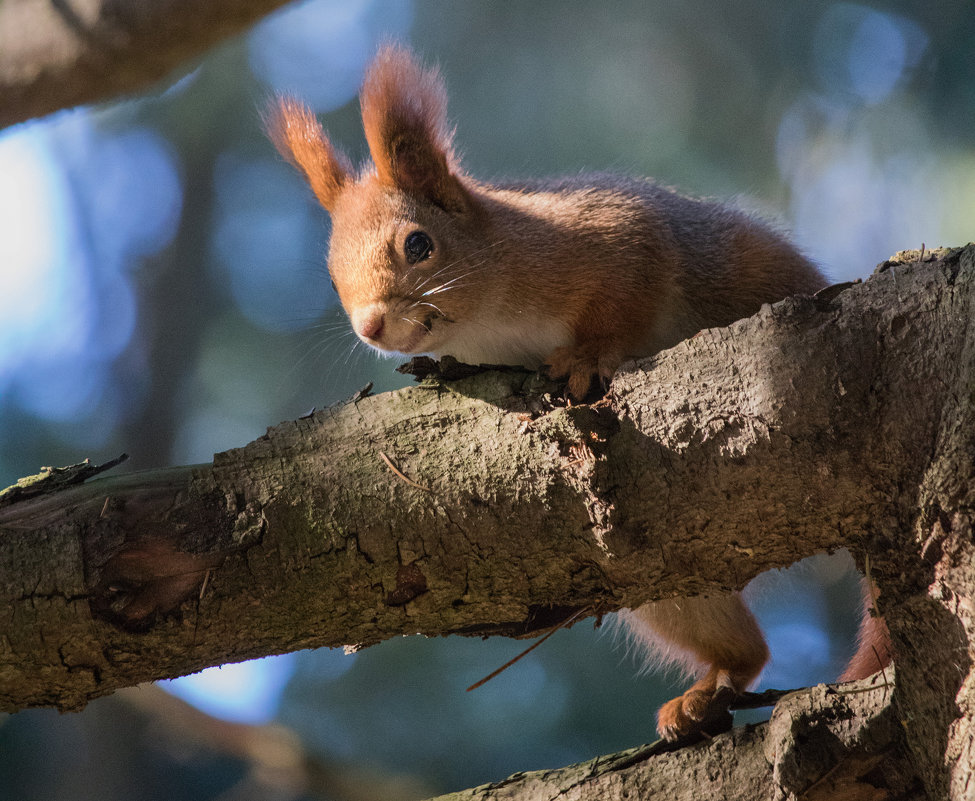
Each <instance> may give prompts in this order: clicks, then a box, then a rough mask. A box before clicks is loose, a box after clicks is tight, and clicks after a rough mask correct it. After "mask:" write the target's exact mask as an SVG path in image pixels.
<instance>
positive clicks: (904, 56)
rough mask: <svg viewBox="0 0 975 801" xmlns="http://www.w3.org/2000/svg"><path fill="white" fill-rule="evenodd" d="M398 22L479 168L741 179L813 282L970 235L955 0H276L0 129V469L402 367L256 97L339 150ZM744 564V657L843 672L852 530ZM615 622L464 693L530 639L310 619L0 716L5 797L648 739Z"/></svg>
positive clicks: (583, 753) (663, 691)
mask: <svg viewBox="0 0 975 801" xmlns="http://www.w3.org/2000/svg"><path fill="white" fill-rule="evenodd" d="M390 37H392V38H396V39H400V40H402V41H406V42H408V43H410V44H411V45H412V46H413V47H414V48H415V49H416V50H418V51H419V52H420V53H421V54H422V55H423V56H424V57H425V58H426V59H427V60H428V61H430V62H437V63H439V64H440V65H441V67H442V70H443V73H444V75H445V77H446V79H447V83H448V87H449V94H450V101H451V105H450V114H451V118H452V119H453V121H455V122H456V125H457V141H458V143H459V145H460V147H461V150H462V153H463V158H464V163H465V164H466V166H467V168H468V169H469V170H470V171H471V172H472V173H473V174H475V175H477V176H479V177H482V178H517V177H523V176H533V175H542V174H552V173H572V172H578V171H580V170H586V169H611V170H616V171H620V172H625V173H633V174H641V175H653V176H655V177H656V178H657V179H659V180H660V181H661V182H663V183H666V184H671V185H675V186H679V187H680V188H682V189H683V190H685V191H687V192H690V193H694V194H699V195H712V196H718V197H724V198H729V197H732V198H736V199H737V201H738V202H739V203H741V204H742V205H745V206H747V207H749V208H752V209H756V210H759V211H760V212H762V213H764V214H766V215H768V216H770V217H771V218H773V219H776V220H778V221H779V222H781V223H782V224H783V225H784V226H785V227H786V228H788V229H789V230H791V231H792V232H793V235H794V237H795V239H796V240H797V241H798V242H799V243H800V245H801V246H802V248H803V249H804V250H805V251H806V253H807V254H808V255H809V256H811V257H812V258H813V259H814V260H816V261H817V262H818V263H820V264H821V265H822V266H823V268H824V269H825V270H826V271H827V272H828V273H829V275H830V276H831V277H832V278H833V279H834V280H836V281H839V280H849V279H852V278H855V277H865V276H866V275H868V274H869V272H870V271H871V270H872V268H873V266H874V265H875V264H876V263H877V262H880V261H882V260H883V259H885V258H886V257H888V256H889V255H891V254H893V253H894V252H895V251H898V250H904V249H909V248H919V247H921V245H922V243H923V244H925V245H926V246H927V247H928V248H932V247H936V246H939V245H962V244H965V243H966V242H968V241H969V240H971V239H973V238H975V140H973V131H975V11H973V8H972V6H971V4H970V3H969V2H966V0H946V1H945V2H940V3H937V4H930V3H920V2H908V0H900V1H898V0H890V1H889V2H881V1H880V0H878V1H877V2H870V3H839V2H811V1H810V0H780V2H777V3H767V2H764V0H763V1H762V2H759V0H741V1H740V2H737V3H734V4H728V3H722V2H718V1H717V0H654V1H653V2H645V1H644V0H629V1H628V0H619V1H618V2H611V3H600V4H596V3H588V2H578V1H577V0H574V1H567V0H562V1H561V2H555V1H554V0H533V2H531V3H528V2H525V3H511V2H502V1H501V0H480V1H475V0H472V2H466V3H453V2H449V0H310V1H309V2H304V3H296V4H293V5H291V6H288V7H286V8H285V9H283V10H282V11H280V12H279V13H277V14H275V15H273V16H271V17H269V18H267V19H266V20H265V21H264V22H263V23H262V24H260V25H258V26H257V27H256V28H255V29H253V30H252V31H251V32H250V33H249V34H248V35H246V36H244V37H240V38H238V39H234V40H232V41H229V42H227V43H226V44H224V45H223V46H221V47H220V48H218V49H216V50H215V51H213V52H212V53H210V54H209V55H208V56H207V58H205V59H204V60H202V61H199V62H197V63H194V64H192V65H188V66H187V68H186V70H185V71H183V72H182V73H181V74H178V75H174V76H172V77H171V80H170V81H168V82H167V83H165V84H164V85H160V86H158V87H156V88H155V91H152V92H150V93H148V94H146V95H145V96H142V97H139V98H134V99H129V100H125V101H122V102H118V103H113V104H109V105H105V106H101V107H97V108H85V109H79V110H74V111H69V112H64V113H60V114H56V115H53V116H52V117H50V118H46V119H43V120H39V121H35V122H31V123H27V124H24V125H19V126H15V127H13V128H10V129H7V130H6V131H2V132H0V176H2V178H0V287H2V289H0V487H2V486H6V485H8V484H11V483H13V482H14V481H15V480H16V479H17V478H18V477H20V476H24V475H27V474H31V473H35V472H37V470H38V468H39V467H40V466H41V465H63V464H70V463H73V462H77V461H80V460H81V459H83V458H85V457H91V458H92V459H93V460H94V461H105V460H107V459H109V458H111V457H114V456H116V455H117V454H119V453H122V452H128V453H129V454H131V455H132V458H131V459H130V461H129V462H128V463H127V465H126V469H138V468H148V467H159V466H164V465H171V464H185V463H194V462H205V461H210V459H211V458H212V454H213V453H214V452H215V451H221V450H226V449H228V448H231V447H236V446H239V445H242V444H244V443H246V442H248V441H250V440H252V439H254V438H255V437H257V436H259V435H260V434H262V433H263V431H264V429H265V428H266V427H267V426H269V425H273V424H276V423H277V422H279V421H281V420H285V419H291V418H294V417H297V416H299V415H301V414H303V413H304V412H306V411H308V410H309V409H310V408H311V407H315V406H317V407H321V406H324V405H327V404H329V403H332V402H335V401H337V400H340V399H343V398H346V397H348V396H349V395H351V394H352V393H353V392H355V391H356V390H357V389H359V388H360V387H362V386H363V385H365V384H366V383H367V382H369V381H372V382H374V383H375V385H376V389H377V391H383V390H387V389H392V388H395V387H396V386H399V385H401V384H402V383H403V380H404V379H403V378H402V377H400V376H398V375H397V374H396V373H394V372H393V367H394V366H395V364H396V363H395V362H391V361H386V360H382V359H379V358H377V357H375V356H373V355H371V354H367V353H365V352H364V350H365V349H364V348H362V347H360V348H356V349H354V350H353V348H352V344H353V338H352V336H351V334H350V333H348V328H347V326H346V323H345V320H344V316H343V314H342V311H341V309H340V308H339V306H338V301H337V299H336V297H335V295H334V293H333V292H332V290H331V288H330V286H329V281H328V277H327V274H326V272H325V269H324V261H325V254H326V252H327V245H328V234H329V227H328V218H327V216H326V215H325V214H324V213H323V212H322V211H321V210H320V209H319V208H318V207H317V206H316V205H315V203H314V201H313V198H312V196H311V193H310V192H309V191H308V190H307V189H306V187H305V186H304V184H303V183H302V181H301V180H299V177H298V176H297V175H296V174H295V173H294V171H293V170H292V169H291V168H290V167H288V165H286V164H285V163H283V161H282V160H281V159H280V158H279V157H278V156H277V154H276V153H275V152H274V150H273V148H272V147H271V146H270V144H269V143H268V142H267V141H266V139H265V138H264V136H263V134H262V131H261V124H260V110H261V108H262V106H263V103H264V101H265V99H266V98H267V97H268V96H270V95H271V94H273V93H274V92H278V91H289V92H292V93H294V94H296V95H298V96H300V97H302V98H304V99H305V100H306V101H307V102H309V104H311V105H312V106H313V107H314V108H315V109H316V110H317V111H318V112H319V113H320V115H321V117H322V119H323V121H324V123H325V125H326V128H327V129H328V131H329V132H330V134H331V136H332V137H333V139H334V140H335V141H336V143H338V144H339V145H340V146H341V147H342V148H343V149H345V150H346V151H347V152H348V153H349V154H350V155H352V156H353V157H354V158H357V159H361V158H362V157H363V155H364V153H365V146H364V142H363V139H362V134H361V130H360V126H359V120H358V106H357V104H356V102H355V92H356V89H357V87H358V84H359V82H360V80H361V78H362V74H363V70H364V67H365V65H366V63H367V62H368V60H369V58H370V56H371V54H372V53H373V52H374V50H375V48H376V46H377V44H378V43H379V42H380V41H382V40H383V39H385V38H390ZM749 594H750V595H751V596H752V597H753V599H754V602H755V603H754V605H755V608H756V610H757V611H758V614H759V616H760V618H761V620H762V623H763V625H764V627H765V629H766V631H767V633H768V634H769V639H770V642H771V647H772V652H773V661H772V663H771V664H770V666H769V668H768V669H767V670H766V672H765V674H764V676H763V678H762V682H761V686H779V687H789V686H799V685H804V684H809V683H815V682H818V681H826V680H831V679H833V678H834V677H835V675H836V673H837V672H838V670H839V668H840V666H841V665H842V663H843V661H844V660H845V659H846V658H847V657H848V655H849V653H850V651H851V649H852V643H851V640H852V636H853V630H854V628H855V621H854V618H855V616H856V611H855V609H856V606H857V600H856V596H857V589H856V585H855V580H854V578H853V577H852V575H851V573H850V570H849V567H848V564H847V561H845V560H844V559H842V558H838V559H832V560H823V561H821V562H817V563H814V564H808V563H806V564H803V565H800V566H798V567H796V568H793V569H791V570H790V571H788V575H786V574H782V573H779V574H775V575H767V576H764V577H760V578H759V579H758V580H756V582H754V585H753V586H752V587H751V588H750V589H749ZM607 628H611V626H605V625H604V626H603V627H602V628H601V629H598V630H594V629H593V627H592V626H591V625H590V622H584V623H582V624H578V625H576V626H575V627H574V628H573V629H572V630H570V631H563V632H560V633H559V634H558V635H556V636H555V637H553V638H552V639H551V640H549V641H548V642H546V643H545V645H544V646H542V647H541V648H539V649H537V650H536V651H534V652H533V653H532V654H531V655H530V656H529V657H526V658H525V659H524V660H522V661H521V662H519V663H518V664H517V665H516V666H514V667H513V668H511V669H510V670H508V671H507V672H506V673H505V674H503V675H502V676H500V677H499V678H497V679H495V680H494V681H492V682H490V683H489V684H487V685H485V686H484V687H483V688H481V689H480V690H478V691H476V692H474V693H465V692H464V688H465V687H466V686H467V685H469V684H471V683H472V682H474V681H476V680H477V679H479V678H481V677H482V676H483V675H485V674H487V673H489V672H490V671H491V670H493V669H494V668H495V667H497V666H498V665H500V664H501V663H503V662H504V661H506V660H507V659H508V658H510V657H511V656H512V655H514V654H515V653H516V652H518V651H519V650H521V649H522V648H523V647H524V644H523V643H519V642H512V641H504V640H490V641H486V642H482V641H479V640H464V639H460V638H455V639H451V640H421V639H416V638H409V639H401V640H397V641H390V642H387V643H385V644H383V645H380V646H376V647H373V648H370V649H368V650H366V651H364V652H361V653H359V654H356V655H354V656H347V655H344V654H343V653H341V652H339V651H328V650H320V651H314V652H307V651H306V652H300V653H297V654H290V655H286V656H282V657H272V658H269V659H265V660H259V661H256V662H250V663H245V664H242V665H235V666H225V667H223V668H220V669H213V670H210V671H205V672H204V673H202V674H199V675H197V676H194V677H189V678H187V679H182V680H178V681H176V682H172V683H169V684H168V685H167V686H166V692H163V691H161V690H160V689H159V688H158V687H146V688H137V689H135V690H130V691H126V692H123V693H118V694H116V695H115V696H112V697H109V698H105V699H101V700H99V701H96V702H94V703H92V704H91V705H90V706H89V707H88V708H87V709H86V710H85V711H84V712H82V713H80V714H73V715H63V716H62V715H58V714H57V713H56V712H53V711H50V710H30V711H26V712H21V713H19V714H17V715H13V716H3V717H0V799H4V800H5V799H15V800H16V801H20V800H21V799H30V800H31V801H34V800H35V799H36V801H46V800H47V799H61V800H62V801H63V800H64V799H87V798H96V797H97V798H98V799H100V800H101V801H112V800H113V799H133V798H138V799H146V800H149V801H153V800H154V799H186V800H187V801H195V800H196V799H201V800H202V799H221V801H229V800H230V799H250V798H253V799H270V798H280V799H305V798H308V799H315V798H326V799H336V800H340V799H367V798H374V799H390V800H392V801H395V799H412V798H421V797H424V796H426V795H433V794H435V793H439V792H446V791H449V790H456V789H462V788H464V787H467V786H472V785H475V784H479V783H483V782H487V781H491V780H497V779H501V778H503V777H505V776H507V775H508V774H510V773H513V772H515V771H518V770H529V769H538V768H547V767H557V766H560V765H564V764H568V763H570V762H573V761H579V760H583V759H588V758H590V757H593V756H595V755H597V754H601V753H605V752H609V751H612V750H614V749H620V748H625V747H628V746H632V745H636V744H639V743H641V742H646V741H649V740H651V739H653V737H654V735H653V728H654V726H653V715H654V712H655V710H656V708H657V706H658V705H659V704H660V702H661V701H663V700H665V699H666V698H667V697H669V696H670V695H671V694H673V692H674V691H675V690H676V689H677V688H678V687H679V682H677V681H675V679H676V678H677V677H674V676H669V677H668V676H660V675H658V674H651V675H649V676H640V675H637V671H636V665H635V663H634V661H633V660H632V659H631V657H630V656H628V655H627V653H626V648H625V644H624V643H620V642H619V641H618V640H619V638H618V637H616V636H615V635H614V634H613V632H612V631H609V632H607V631H606V629H607ZM742 719H743V720H744V718H742ZM81 778H83V779H84V780H83V781H81V780H80V779H81Z"/></svg>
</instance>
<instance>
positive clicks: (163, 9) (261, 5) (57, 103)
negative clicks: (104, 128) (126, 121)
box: [0, 0, 285, 127]
mask: <svg viewBox="0 0 975 801" xmlns="http://www.w3.org/2000/svg"><path fill="white" fill-rule="evenodd" d="M284 2H285V0H243V1H242V0H210V1H209V2H206V3H198V2H187V0H151V2H145V1H143V2H138V3H133V2H129V1H128V0H4V2H3V3H0V127H4V126H7V125H12V124H13V123H15V122H21V121H22V120H26V119H29V118H31V117H39V116H42V115H44V114H49V113H50V112H52V111H57V110H58V109H61V108H67V107H69V106H75V105H78V104H80V103H93V102H96V101H99V100H105V99H107V98H109V97H113V96H115V95H119V94H127V93H130V92H135V91H138V90H140V89H144V88H145V87H146V86H148V85H150V84H152V83H153V82H155V81H158V80H160V79H162V78H164V77H165V76H166V75H168V74H170V73H171V72H173V71H174V70H175V69H176V68H177V67H180V66H181V65H183V64H185V63H186V62H187V61H189V60H190V59H192V58H195V57H197V56H200V55H202V54H203V53H204V52H205V51H206V50H207V49H209V48H210V47H212V46H213V45H215V44H217V43H218V42H220V41H222V40H223V39H226V38H228V37H230V36H233V35H235V34H238V33H241V32H243V31H245V30H246V29H247V28H248V27H249V26H251V25H253V24H254V23H255V22H256V21H257V20H258V19H259V18H260V17H262V16H264V15H265V14H267V13H269V12H270V11H273V10H274V9H275V8H277V7H278V6H281V5H283V4H284Z"/></svg>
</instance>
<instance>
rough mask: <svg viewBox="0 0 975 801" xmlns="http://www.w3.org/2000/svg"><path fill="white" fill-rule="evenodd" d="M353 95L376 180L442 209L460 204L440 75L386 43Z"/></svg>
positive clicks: (462, 196) (460, 190) (457, 207)
mask: <svg viewBox="0 0 975 801" xmlns="http://www.w3.org/2000/svg"><path fill="white" fill-rule="evenodd" d="M359 98H360V103H361V104H362V126H363V128H364V129H365V133H366V141H367V142H368V143H369V152H370V153H371V154H372V160H373V162H374V163H375V165H376V174H377V175H378V177H379V180H380V181H381V182H382V183H383V184H385V185H387V186H391V187H396V188H398V189H401V190H403V191H404V192H407V193H409V194H413V195H417V196H420V197H424V198H426V199H428V200H430V201H432V202H433V203H435V204H437V205H438V206H441V207H442V208H444V209H448V210H463V209H464V208H466V206H467V192H466V190H465V189H464V187H463V186H462V185H461V183H460V181H459V180H458V178H457V176H456V173H457V172H459V169H458V165H457V159H456V156H455V155H454V150H453V133H454V132H453V129H451V128H450V126H449V125H448V123H447V92H446V89H445V88H444V83H443V79H442V78H441V77H440V73H439V72H438V71H437V70H436V69H435V68H434V69H424V68H423V67H421V66H420V64H419V63H418V62H417V60H416V59H415V58H414V56H413V54H412V53H411V52H410V51H409V50H407V49H406V48H404V47H400V46H398V45H394V44H390V45H386V46H384V47H383V48H382V49H380V51H379V52H378V53H377V54H376V57H375V59H374V60H373V62H372V64H371V65H370V66H369V70H368V72H367V73H366V79H365V82H364V83H363V85H362V91H361V92H360V94H359Z"/></svg>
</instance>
